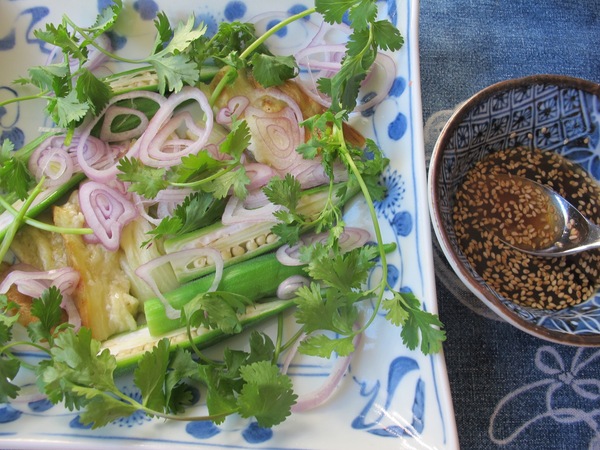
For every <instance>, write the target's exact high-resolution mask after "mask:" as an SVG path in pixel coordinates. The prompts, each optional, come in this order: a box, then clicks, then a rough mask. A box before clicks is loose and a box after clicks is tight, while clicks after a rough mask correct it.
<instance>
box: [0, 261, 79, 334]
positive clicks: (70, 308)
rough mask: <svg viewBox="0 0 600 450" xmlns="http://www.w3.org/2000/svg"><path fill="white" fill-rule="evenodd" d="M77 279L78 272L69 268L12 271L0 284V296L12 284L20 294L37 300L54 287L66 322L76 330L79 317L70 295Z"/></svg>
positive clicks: (77, 281)
mask: <svg viewBox="0 0 600 450" xmlns="http://www.w3.org/2000/svg"><path fill="white" fill-rule="evenodd" d="M79 279H80V276H79V272H77V271H76V270H75V269H73V268H71V267H63V268H60V269H53V270H48V271H31V270H13V271H12V272H9V273H8V275H7V276H6V277H5V278H4V280H3V281H2V283H0V294H6V293H7V292H8V289H9V288H10V287H11V286H12V285H13V284H14V285H15V287H16V288H17V291H19V292H20V293H21V294H23V295H27V296H29V297H32V298H39V297H41V295H42V294H43V292H44V291H45V290H46V289H48V288H49V287H50V286H55V287H56V288H57V289H58V290H59V291H60V293H61V294H62V301H61V304H60V307H61V308H62V309H64V310H65V312H66V313H67V317H68V322H69V323H70V324H71V325H73V327H74V328H75V330H78V329H79V328H80V327H81V316H80V315H79V311H78V310H77V307H76V306H75V303H74V302H73V299H72V297H71V295H72V294H73V292H74V291H75V288H76V287H77V284H78V283H79Z"/></svg>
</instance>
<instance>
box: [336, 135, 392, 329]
mask: <svg viewBox="0 0 600 450" xmlns="http://www.w3.org/2000/svg"><path fill="white" fill-rule="evenodd" d="M333 126H334V129H335V130H334V133H335V134H336V135H338V136H340V139H339V141H340V143H341V145H340V146H341V148H340V154H341V156H342V157H343V158H344V160H345V161H346V163H347V164H348V167H350V169H351V170H352V173H353V174H354V175H355V176H356V180H357V182H358V185H359V186H360V190H361V192H362V194H363V195H364V197H365V200H366V202H367V205H368V208H369V215H370V216H371V221H372V223H373V231H374V232H375V240H376V242H377V249H378V251H379V257H380V260H381V282H380V284H379V286H378V288H379V293H378V294H377V301H376V303H375V307H374V308H373V313H372V314H371V317H369V319H368V320H367V321H366V323H365V324H364V325H363V326H362V327H361V328H360V329H359V330H357V331H355V333H354V334H359V333H362V332H363V331H365V330H366V329H367V328H369V326H370V325H371V323H373V321H374V320H375V317H377V312H378V311H379V309H380V308H381V303H382V301H383V294H384V291H385V286H386V284H387V276H388V266H387V259H386V254H385V247H384V245H383V236H382V234H381V228H380V226H379V219H378V218H377V213H376V211H375V207H374V204H373V198H372V197H371V194H370V193H369V188H368V187H367V185H366V184H365V181H364V179H363V177H362V175H361V173H360V171H359V170H358V167H356V164H355V162H354V160H353V159H352V156H351V155H350V153H349V151H348V148H347V147H346V141H345V139H344V137H343V131H342V129H341V128H340V127H338V126H337V125H336V124H334V125H333Z"/></svg>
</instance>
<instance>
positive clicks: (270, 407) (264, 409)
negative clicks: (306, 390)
mask: <svg viewBox="0 0 600 450" xmlns="http://www.w3.org/2000/svg"><path fill="white" fill-rule="evenodd" d="M240 373H241V375H242V378H243V379H244V381H245V384H244V387H243V388H242V392H241V393H240V396H239V398H238V404H239V413H240V415H241V416H242V417H246V418H248V417H255V418H256V421H257V422H258V424H259V425H260V426H261V427H272V426H274V425H277V424H279V423H281V422H283V421H284V420H285V418H286V417H288V416H289V415H290V413H291V407H292V405H294V404H295V403H296V399H297V398H298V396H297V395H296V394H294V392H293V390H292V381H291V380H290V378H289V377H288V376H287V375H284V374H282V373H281V371H280V370H279V368H278V367H277V366H276V365H274V364H272V363H270V362H268V361H258V362H255V363H253V364H250V365H246V366H243V367H241V368H240Z"/></svg>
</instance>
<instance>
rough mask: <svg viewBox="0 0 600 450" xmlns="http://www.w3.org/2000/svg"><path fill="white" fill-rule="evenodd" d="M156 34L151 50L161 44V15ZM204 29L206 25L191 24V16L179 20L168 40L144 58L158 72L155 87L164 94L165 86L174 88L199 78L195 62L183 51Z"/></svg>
mask: <svg viewBox="0 0 600 450" xmlns="http://www.w3.org/2000/svg"><path fill="white" fill-rule="evenodd" d="M158 26H159V27H160V28H159V34H158V37H157V41H156V42H155V46H154V48H155V50H156V49H158V48H160V47H161V42H162V39H164V38H165V37H166V33H167V32H166V28H165V25H164V19H159V25H158ZM205 32H206V26H198V27H194V17H193V16H191V17H190V18H189V19H188V20H187V22H185V23H183V22H181V23H179V24H178V25H177V27H176V28H175V30H174V31H173V36H172V38H171V40H170V41H169V42H168V43H166V45H165V46H164V48H162V50H160V51H157V52H156V53H154V54H152V55H150V56H149V57H147V58H146V59H145V61H146V62H148V63H149V64H151V65H152V67H154V69H155V70H156V74H157V75H158V91H159V92H160V93H161V94H164V93H165V92H166V91H167V90H169V91H173V92H178V91H180V90H181V88H182V87H183V84H184V83H186V84H189V85H194V84H195V83H196V82H197V81H198V78H199V71H198V66H197V64H196V63H195V62H193V61H191V60H190V58H189V57H188V56H187V55H185V54H184V52H185V51H186V50H187V49H188V48H189V47H190V45H191V44H192V42H194V41H195V40H196V39H199V38H200V37H201V36H203V35H204V33H205Z"/></svg>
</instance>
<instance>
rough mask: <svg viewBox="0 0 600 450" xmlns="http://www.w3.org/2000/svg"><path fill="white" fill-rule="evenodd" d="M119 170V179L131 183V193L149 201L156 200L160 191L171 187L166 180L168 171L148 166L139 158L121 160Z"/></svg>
mask: <svg viewBox="0 0 600 450" xmlns="http://www.w3.org/2000/svg"><path fill="white" fill-rule="evenodd" d="M117 168H118V169H119V172H120V173H119V174H117V178H119V180H121V181H126V182H128V183H131V184H130V185H129V188H128V189H129V190H130V191H133V192H137V193H138V194H140V195H142V196H144V197H146V198H148V199H152V198H155V197H156V196H157V195H158V193H159V192H160V191H162V190H163V189H166V188H167V187H168V186H169V183H168V182H167V181H166V180H165V175H166V173H167V171H166V169H162V168H156V167H150V166H147V165H145V164H143V163H142V162H141V161H140V160H139V159H137V158H129V157H126V156H125V157H123V158H121V159H120V160H119V165H118V166H117Z"/></svg>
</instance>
